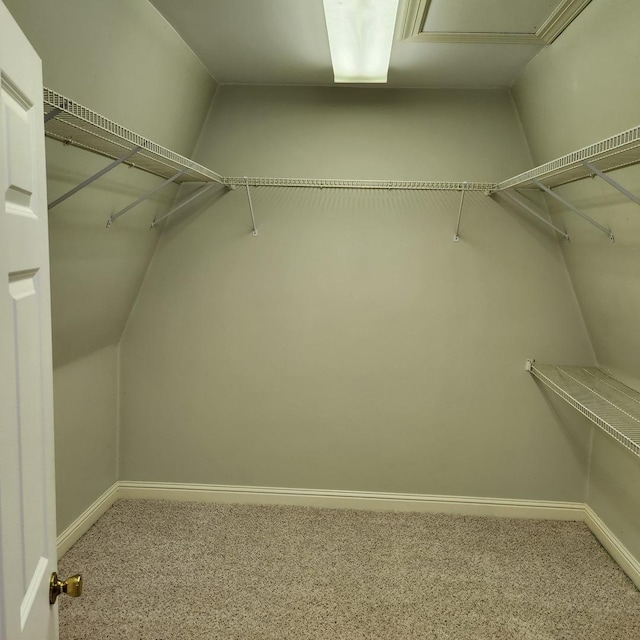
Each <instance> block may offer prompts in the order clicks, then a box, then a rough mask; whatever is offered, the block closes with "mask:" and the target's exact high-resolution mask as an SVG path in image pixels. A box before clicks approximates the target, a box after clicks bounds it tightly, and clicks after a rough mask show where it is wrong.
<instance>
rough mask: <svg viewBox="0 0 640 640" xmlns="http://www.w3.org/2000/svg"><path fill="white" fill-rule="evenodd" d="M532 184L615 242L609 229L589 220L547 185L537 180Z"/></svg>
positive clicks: (588, 217) (589, 218)
mask: <svg viewBox="0 0 640 640" xmlns="http://www.w3.org/2000/svg"><path fill="white" fill-rule="evenodd" d="M534 183H535V185H536V186H537V187H538V188H539V189H542V190H543V191H544V192H545V193H548V194H549V195H550V196H551V197H552V198H555V199H556V200H557V201H558V202H561V203H562V204H563V205H564V206H565V207H567V208H569V209H571V211H573V212H574V213H577V214H578V215H579V216H580V217H581V218H582V219H583V220H586V221H587V222H588V223H589V224H592V225H593V226H594V227H596V229H600V231H602V233H604V234H606V235H607V237H608V238H609V240H611V242H615V241H616V239H615V237H614V235H613V233H611V230H610V229H607V228H606V227H604V226H602V225H601V224H600V223H599V222H596V221H595V220H594V219H593V218H591V217H590V216H588V215H587V214H586V213H584V211H581V210H580V209H578V207H576V206H574V205H572V204H571V203H570V202H567V201H566V200H565V199H564V198H563V197H561V196H559V195H558V194H557V193H554V192H553V191H551V189H549V187H547V185H545V184H542V182H538V181H537V180H535V181H534Z"/></svg>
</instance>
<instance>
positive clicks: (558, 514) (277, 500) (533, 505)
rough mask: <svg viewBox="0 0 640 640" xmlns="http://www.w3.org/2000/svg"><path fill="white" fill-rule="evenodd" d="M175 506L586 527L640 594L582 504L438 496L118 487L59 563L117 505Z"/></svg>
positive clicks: (92, 511) (73, 529) (639, 570)
mask: <svg viewBox="0 0 640 640" xmlns="http://www.w3.org/2000/svg"><path fill="white" fill-rule="evenodd" d="M122 499H127V500H143V499H144V500H173V501H179V502H180V501H181V502H213V503H221V504H273V505H298V506H306V507H325V508H340V509H371V510H374V511H416V512H422V513H448V514H457V515H466V516H491V517H498V518H525V519H534V520H573V521H578V522H582V521H584V522H585V523H586V524H587V526H588V527H589V529H590V530H591V532H592V533H593V535H594V536H595V537H596V538H597V539H598V540H599V541H600V543H601V544H602V546H603V547H604V548H605V549H606V550H607V551H608V552H609V554H610V555H611V557H612V558H613V559H614V560H615V561H616V562H617V563H618V565H619V566H620V568H621V569H622V570H623V571H624V572H625V573H626V574H627V575H628V576H629V578H630V579H631V580H632V581H633V582H634V584H635V585H636V586H637V587H638V588H639V589H640V562H639V561H638V560H637V559H636V558H635V557H634V556H633V555H632V554H631V552H630V551H629V550H628V549H627V548H626V547H625V546H624V545H623V544H622V542H620V540H619V539H618V538H617V537H616V536H615V535H614V534H613V532H612V531H611V530H610V529H609V528H608V527H607V526H606V525H605V524H604V522H603V521H602V520H601V519H600V518H599V517H598V515H597V514H596V513H595V511H593V509H592V508H591V507H590V506H588V505H586V504H584V503H582V502H549V501H540V500H508V499H504V498H471V497H460V496H434V495H421V494H413V493H370V492H366V491H336V490H331V489H327V490H321V489H286V488H280V487H242V486H232V485H200V484H175V483H168V482H134V481H131V482H127V481H120V482H116V483H114V484H113V485H112V486H111V487H110V488H109V489H107V491H105V492H104V493H103V494H102V495H101V496H100V497H99V498H98V499H97V500H96V501H95V502H94V503H93V504H92V505H91V506H90V507H89V508H88V509H86V510H85V511H84V513H82V515H80V516H79V517H78V518H77V519H76V520H75V521H74V522H73V523H72V524H71V525H70V526H68V527H67V528H66V529H65V530H64V531H63V532H62V533H61V534H60V535H59V536H58V558H60V557H61V556H62V555H64V554H65V553H66V552H67V551H68V550H69V549H70V548H71V547H72V546H73V545H74V544H75V543H76V542H77V541H78V540H79V539H80V538H81V537H82V536H83V535H84V534H85V533H86V532H87V531H88V530H89V529H90V528H91V526H92V525H93V524H94V523H95V522H96V521H97V520H98V518H100V516H101V515H102V514H103V513H104V512H105V511H107V509H109V507H111V505H113V503H114V502H115V501H116V500H122Z"/></svg>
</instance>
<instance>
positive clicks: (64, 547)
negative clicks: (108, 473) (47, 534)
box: [57, 482, 119, 558]
mask: <svg viewBox="0 0 640 640" xmlns="http://www.w3.org/2000/svg"><path fill="white" fill-rule="evenodd" d="M118 491H119V487H118V483H117V482H114V483H113V484H112V485H111V486H110V487H109V488H108V489H107V490H106V491H105V492H104V493H103V494H102V495H101V496H100V497H99V498H98V499H97V500H96V501H95V502H94V503H93V504H92V505H91V506H89V507H88V508H87V509H85V510H84V511H83V512H82V513H81V514H80V515H79V516H78V517H77V518H76V519H75V520H74V521H73V522H72V523H71V524H70V525H69V526H68V527H67V528H66V529H65V530H64V531H63V532H62V533H61V534H60V535H59V536H58V538H57V546H58V558H61V557H62V556H63V555H64V554H65V553H66V552H67V551H69V549H70V548H71V547H72V546H73V545H74V544H75V543H76V542H78V540H80V538H81V537H82V536H83V535H84V534H85V533H86V532H87V531H89V529H91V527H92V526H93V525H94V524H95V522H96V521H97V520H98V518H100V516H102V515H103V514H104V512H105V511H106V510H107V509H109V507H111V505H112V504H113V503H114V502H115V501H116V500H117V499H118Z"/></svg>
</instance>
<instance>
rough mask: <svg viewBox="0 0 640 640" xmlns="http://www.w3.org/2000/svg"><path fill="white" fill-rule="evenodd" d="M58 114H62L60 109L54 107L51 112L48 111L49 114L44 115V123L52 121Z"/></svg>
mask: <svg viewBox="0 0 640 640" xmlns="http://www.w3.org/2000/svg"><path fill="white" fill-rule="evenodd" d="M59 113H62V109H59V108H58V107H54V108H53V109H51V111H49V113H45V114H44V123H45V124H47V122H49V120H53V119H54V118H55V117H56V116H57V115H58V114H59Z"/></svg>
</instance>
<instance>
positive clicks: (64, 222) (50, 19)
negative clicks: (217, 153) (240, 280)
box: [4, 0, 216, 531]
mask: <svg viewBox="0 0 640 640" xmlns="http://www.w3.org/2000/svg"><path fill="white" fill-rule="evenodd" d="M4 1H5V4H6V5H7V7H8V9H9V11H11V13H12V14H13V16H14V17H15V19H16V21H17V22H18V24H19V25H20V27H21V28H22V30H23V31H24V32H25V33H26V35H27V37H28V38H29V40H30V41H31V43H32V45H33V46H34V48H35V49H36V51H37V52H38V54H39V55H40V57H41V58H42V63H43V73H44V82H45V85H46V86H47V87H49V88H50V89H53V90H54V91H57V92H59V93H62V94H63V95H65V96H67V97H69V98H71V99H72V100H75V101H77V102H79V103H80V104H83V105H84V106H86V107H89V108H90V109H93V110H95V111H97V112H99V113H101V114H102V115H105V116H107V117H108V118H110V119H112V120H114V121H116V122H117V123H118V124H121V125H123V126H125V127H128V128H130V129H132V130H134V131H136V132H137V133H140V134H142V135H144V136H147V137H149V138H150V139H151V140H154V141H155V142H158V143H160V144H162V145H164V146H167V147H169V148H170V149H173V150H174V151H177V152H179V153H183V154H185V155H189V154H190V153H191V151H192V150H193V147H194V145H195V142H196V140H197V137H198V135H199V133H200V129H201V126H202V123H203V121H204V119H205V117H206V113H207V111H208V108H209V105H210V102H211V99H212V97H213V94H214V91H215V88H216V83H215V82H214V80H213V79H212V78H211V77H210V76H209V74H208V73H207V72H206V70H205V69H204V68H203V66H202V65H201V63H200V62H199V61H198V60H197V58H196V57H195V56H194V55H193V53H192V52H191V51H190V50H189V49H188V47H187V46H186V45H185V44H184V42H183V41H182V40H181V39H180V38H179V37H178V35H177V34H176V33H175V31H174V30H173V29H172V28H171V27H170V26H169V25H168V24H167V23H166V22H165V20H164V19H163V18H162V17H161V16H160V15H159V14H158V13H157V11H156V10H155V9H154V8H153V7H152V6H151V5H150V4H149V3H148V2H147V1H146V0H110V1H109V2H103V1H101V0H48V1H47V2H41V1H39V0H4ZM46 151H47V177H48V185H47V186H48V192H49V200H50V201H51V200H53V199H54V198H56V197H57V196H59V195H61V194H62V193H64V192H66V191H67V190H69V189H70V188H72V187H73V186H75V185H77V184H79V183H80V182H82V181H83V180H84V179H85V178H87V177H88V176H90V175H92V174H94V173H96V172H97V171H99V170H100V169H101V168H103V167H104V166H106V164H108V162H109V161H108V160H106V159H104V158H100V157H98V156H93V155H92V154H89V153H86V152H84V151H80V150H78V149H73V148H71V147H65V146H63V145H62V144H60V143H58V142H55V141H51V140H47V147H46ZM159 182H160V179H159V178H155V177H153V176H150V175H146V174H142V173H141V172H137V171H134V170H129V169H126V168H123V167H119V168H117V169H115V170H114V171H112V172H111V173H109V174H107V175H106V176H104V177H103V178H101V179H100V180H98V181H97V182H95V183H94V184H93V185H92V186H90V187H88V188H87V189H85V190H84V191H81V192H80V193H78V194H77V195H75V196H73V197H72V198H70V199H69V200H67V201H66V202H65V203H63V204H61V205H60V206H58V207H56V208H54V209H52V211H51V213H50V215H49V225H50V254H51V288H52V315H53V318H52V321H53V351H54V366H55V367H56V369H55V371H54V381H55V398H54V401H55V412H56V413H55V416H56V425H55V426H56V456H57V466H58V487H57V489H58V493H57V496H58V530H59V531H61V530H62V529H63V528H64V527H65V526H66V525H67V524H69V522H70V521H71V520H73V519H74V518H75V517H77V516H78V515H79V514H80V513H81V512H82V511H83V510H84V509H85V508H86V507H87V506H88V504H89V503H91V502H93V500H95V499H96V498H97V497H98V496H99V495H100V494H101V493H102V492H103V491H104V490H106V489H107V488H108V486H109V485H110V484H111V483H112V482H113V481H114V480H115V478H116V474H117V468H116V456H115V455H114V451H115V450H114V446H115V444H114V443H115V441H116V434H117V426H118V425H117V411H116V407H117V393H116V377H115V376H116V371H117V369H116V367H115V365H114V360H113V354H114V353H115V350H116V345H117V344H118V342H119V340H120V336H121V334H122V331H123V328H124V325H125V322H126V320H127V318H128V316H129V312H130V310H131V307H132V305H133V302H134V300H135V297H136V295H137V292H138V290H139V288H140V283H141V281H142V279H143V277H144V274H145V272H146V269H147V266H148V264H149V260H150V258H151V255H152V253H153V250H154V248H155V245H156V242H157V239H158V234H157V233H152V232H149V230H148V229H149V223H150V221H151V220H152V219H153V217H154V215H156V214H158V213H162V212H164V211H166V210H167V208H168V207H169V205H170V204H171V203H172V201H173V199H174V197H175V189H176V188H175V187H170V188H169V189H168V190H166V191H165V192H162V194H161V195H159V196H158V197H154V198H152V199H150V200H149V201H147V202H145V203H144V204H143V205H141V206H140V207H137V208H136V209H134V210H133V211H132V212H131V213H130V214H128V215H127V216H126V217H124V218H122V219H121V220H119V221H118V223H116V224H115V225H114V227H113V228H112V229H110V230H109V231H107V230H106V229H105V223H106V221H107V219H108V217H109V215H110V214H111V213H113V212H115V211H117V210H119V209H120V208H122V207H124V206H125V205H126V204H128V203H129V202H131V201H133V200H135V199H136V198H137V197H138V196H139V195H141V194H142V193H144V192H145V191H147V190H149V189H150V188H152V187H153V186H155V185H157V184H158V183H159ZM107 354H108V355H107ZM80 392H82V397H80V396H79V393H80ZM83 398H86V400H85V399H83ZM89 399H90V400H91V401H89ZM71 461H72V462H73V465H74V471H73V482H68V481H67V479H66V478H67V476H66V475H65V469H68V468H69V464H70V463H71ZM78 478H80V483H81V485H82V486H77V483H78Z"/></svg>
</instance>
